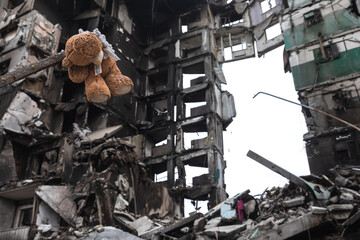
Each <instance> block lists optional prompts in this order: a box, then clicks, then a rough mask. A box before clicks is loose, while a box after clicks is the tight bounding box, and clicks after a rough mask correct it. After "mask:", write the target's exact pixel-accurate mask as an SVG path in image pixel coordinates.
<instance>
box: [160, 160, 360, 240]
mask: <svg viewBox="0 0 360 240" xmlns="http://www.w3.org/2000/svg"><path fill="white" fill-rule="evenodd" d="M276 172H278V173H279V171H277V169H276ZM330 172H331V174H330V175H328V176H325V175H321V176H317V175H309V176H303V177H300V178H298V179H301V181H303V182H304V183H305V185H304V186H305V187H304V186H299V185H297V184H295V183H294V182H293V181H290V182H289V184H287V185H285V186H284V187H273V188H272V189H266V190H265V191H264V192H263V193H262V194H261V195H258V196H256V198H254V197H253V196H251V195H250V194H249V193H250V191H249V190H247V191H245V192H242V193H239V194H237V195H235V196H234V197H232V198H229V199H227V200H225V201H224V202H222V203H221V204H219V205H218V206H216V207H214V208H213V209H211V210H210V211H209V212H208V213H206V214H205V215H203V216H202V217H199V218H197V219H196V220H194V224H193V229H192V233H190V234H188V235H186V236H187V237H184V238H182V239H238V240H242V239H244V240H245V239H359V238H358V237H359V233H358V232H359V227H360V225H359V222H358V220H359V219H360V211H359V210H358V202H359V200H360V194H359V190H360V168H358V167H354V166H337V167H335V168H333V169H330ZM283 175H286V174H283ZM306 186H307V187H306ZM160 235H161V234H160Z"/></svg>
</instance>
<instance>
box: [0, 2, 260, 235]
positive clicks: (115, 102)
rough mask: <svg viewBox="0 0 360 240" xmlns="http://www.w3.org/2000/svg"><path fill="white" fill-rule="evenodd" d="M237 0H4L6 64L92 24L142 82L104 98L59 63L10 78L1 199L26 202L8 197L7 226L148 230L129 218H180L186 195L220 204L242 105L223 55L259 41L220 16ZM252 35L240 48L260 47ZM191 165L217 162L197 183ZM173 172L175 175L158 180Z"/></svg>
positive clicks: (27, 231) (0, 29) (15, 65)
mask: <svg viewBox="0 0 360 240" xmlns="http://www.w3.org/2000/svg"><path fill="white" fill-rule="evenodd" d="M139 5H141V6H142V8H141V9H139V8H138V6H139ZM225 5H226V4H225V2H224V1H213V2H211V3H208V2H207V1H199V2H198V3H197V4H194V2H193V1H181V2H177V3H174V4H171V5H169V2H167V1H159V2H157V3H156V4H155V1H153V2H151V1H145V0H141V1H111V0H107V1H106V0H100V1H99V0H94V1H90V2H89V1H55V2H54V1H45V0H29V1H14V0H6V1H2V2H1V10H0V15H1V16H2V18H1V22H0V65H1V68H0V69H1V73H0V75H4V74H6V73H9V72H14V71H17V69H19V68H20V67H22V66H31V64H33V63H35V62H37V61H38V60H41V59H46V58H47V57H49V56H52V55H54V54H55V53H57V52H58V51H61V50H63V49H64V46H65V43H66V40H67V39H68V38H69V37H70V36H72V35H74V34H76V33H77V31H78V29H80V28H82V29H84V30H90V31H92V30H94V29H95V28H98V29H99V30H100V31H101V32H102V33H103V34H105V35H106V37H107V40H108V41H109V42H110V43H111V44H112V46H113V48H114V50H115V53H116V55H118V56H119V58H120V61H118V66H119V68H120V70H121V71H122V73H123V74H124V75H127V76H129V77H130V78H131V79H132V80H133V82H134V84H135V87H134V91H133V92H132V93H131V94H128V95H125V96H120V97H113V98H111V100H110V101H108V102H107V103H102V104H93V103H89V102H87V100H86V98H85V97H84V91H85V89H84V86H83V85H82V84H74V83H73V82H71V81H70V79H69V78H68V75H67V71H66V69H64V68H62V67H61V66H60V65H56V66H53V67H50V68H46V69H45V70H42V71H39V72H36V73H35V74H33V75H31V76H29V77H26V78H24V79H22V80H20V81H17V82H15V83H13V84H9V85H7V86H6V87H3V88H1V91H0V94H1V103H0V108H1V109H0V113H1V118H2V119H1V126H2V131H1V138H0V139H1V141H0V142H1V148H0V159H1V160H0V176H1V177H0V181H1V186H0V187H1V190H0V199H1V201H3V202H4V203H5V202H7V203H9V204H10V205H11V206H14V207H12V208H7V209H2V210H4V211H5V212H4V214H3V217H4V219H3V220H4V221H5V220H6V222H7V223H9V224H7V225H6V226H5V225H4V226H1V230H4V231H2V232H1V236H2V237H5V236H8V235H9V234H10V235H11V234H13V236H19V239H26V238H27V237H30V238H32V237H34V234H38V236H39V234H44V235H43V236H47V235H46V234H47V233H49V231H50V232H61V228H59V227H55V228H54V226H60V227H61V226H63V227H69V226H72V227H75V228H77V229H78V228H82V227H88V226H93V225H96V224H106V225H116V226H120V225H121V226H122V227H121V228H123V229H127V230H128V231H130V232H133V233H134V234H138V235H140V233H139V232H137V231H136V228H133V227H132V226H131V224H128V223H126V222H124V218H126V220H127V221H134V220H135V219H136V218H138V217H140V216H144V215H147V216H152V217H158V218H160V219H161V218H164V217H170V218H171V219H176V218H181V217H182V216H183V213H184V208H183V199H184V198H188V199H192V200H195V201H197V200H209V206H215V205H216V204H217V203H219V202H221V201H223V200H224V199H225V198H226V191H225V178H224V170H225V161H224V158H223V141H222V131H223V130H225V129H226V127H227V126H228V125H229V124H230V123H231V121H232V118H233V117H234V116H235V115H236V112H235V106H234V100H233V97H232V95H231V94H230V93H229V92H226V91H222V90H221V85H222V84H224V83H226V81H225V77H224V75H223V73H222V70H221V67H220V64H219V62H224V61H225V60H224V59H223V58H222V57H221V56H222V51H221V50H220V51H219V50H218V48H217V43H218V42H222V43H221V44H223V45H224V46H225V47H233V46H235V45H238V44H240V45H241V44H245V45H246V44H250V45H251V46H252V43H250V42H251V41H248V43H246V40H249V39H251V36H250V35H249V34H248V33H244V32H242V31H240V30H238V29H237V30H236V31H235V32H236V33H234V35H235V34H240V35H241V37H242V38H243V39H244V40H241V41H238V40H236V38H233V39H231V37H230V38H229V36H228V35H227V36H224V37H223V36H222V34H223V33H221V32H217V31H215V30H214V29H215V25H218V26H222V25H223V24H225V22H226V20H224V19H223V18H224V16H217V15H218V13H219V12H221V11H222V10H224V9H223V8H224V6H225ZM230 11H232V12H233V9H232V10H230ZM232 14H235V15H236V13H232ZM223 15H225V13H223ZM236 17H238V16H236ZM225 35H226V34H225ZM245 45H244V46H245ZM250 45H249V50H247V51H245V52H241V53H240V52H237V53H234V54H235V55H236V54H237V55H236V56H235V58H237V56H238V55H239V56H241V57H246V56H247V55H251V54H253V50H251V49H252V48H251V46H250ZM246 46H247V45H246ZM236 51H237V50H234V52H236ZM195 135H197V136H200V137H194V136H195ZM111 137H112V139H111ZM121 139H123V140H124V139H125V140H126V142H124V141H123V140H121ZM133 153H136V154H133ZM186 165H188V166H196V167H202V168H206V169H208V174H205V175H202V176H198V177H195V178H194V180H193V184H192V186H190V187H189V186H187V185H186V171H185V166H186ZM163 172H166V175H167V177H166V180H165V181H162V182H158V183H154V180H156V177H157V175H159V174H160V173H163ZM147 176H149V177H147ZM59 199H60V200H61V199H62V200H63V201H62V200H61V201H60V200H59ZM59 201H60V202H59ZM62 204H64V205H62ZM4 206H5V205H4ZM65 208H69V209H71V211H70V212H65V211H64V209H65ZM115 210H116V211H115ZM130 213H131V214H130ZM5 218H6V219H5ZM47 218H48V219H50V225H51V226H52V227H50V228H49V227H46V226H45V225H47V224H48V223H46V221H45V220H44V219H47ZM4 221H2V222H4ZM8 228H12V230H9V231H8V230H6V229H8ZM134 229H135V230H134ZM47 237H49V236H47Z"/></svg>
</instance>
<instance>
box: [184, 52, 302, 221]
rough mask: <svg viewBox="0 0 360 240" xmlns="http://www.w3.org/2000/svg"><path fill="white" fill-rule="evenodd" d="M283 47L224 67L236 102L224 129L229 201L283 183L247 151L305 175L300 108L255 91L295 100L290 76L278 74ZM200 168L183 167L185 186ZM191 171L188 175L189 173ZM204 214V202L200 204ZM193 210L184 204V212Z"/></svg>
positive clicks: (199, 172)
mask: <svg viewBox="0 0 360 240" xmlns="http://www.w3.org/2000/svg"><path fill="white" fill-rule="evenodd" d="M282 53H283V46H282V47H279V48H277V49H275V50H273V51H271V52H269V53H267V54H266V55H265V56H264V57H261V58H258V57H255V58H250V59H246V60H240V61H236V62H231V63H226V64H223V66H222V69H223V72H224V74H225V77H226V81H227V85H222V89H223V90H227V91H229V92H230V93H231V94H232V95H233V96H234V98H235V107H236V113H237V116H236V117H235V118H234V120H233V122H232V123H231V124H230V125H229V126H228V128H227V131H224V132H223V134H224V155H225V156H224V158H225V160H226V164H227V168H226V169H225V184H226V191H227V193H228V194H229V197H232V196H234V195H235V194H237V193H240V192H242V191H245V190H247V189H249V190H250V194H251V195H256V194H261V193H262V192H263V191H264V190H265V189H266V188H267V187H269V188H271V187H273V186H283V185H284V184H286V183H288V180H287V179H285V178H283V177H281V176H280V175H278V174H277V173H274V172H273V171H271V170H269V169H268V168H266V167H264V166H262V165H260V164H259V163H257V162H255V161H254V160H252V159H250V158H248V157H247V156H246V154H247V152H248V151H249V150H252V151H254V152H256V153H258V154H259V155H261V156H263V157H265V158H266V159H268V160H270V161H272V162H274V163H276V164H277V165H279V166H281V167H283V168H285V169H286V170H288V171H290V172H292V173H294V174H296V175H298V176H301V175H308V174H309V167H308V161H307V157H306V150H305V144H304V142H303V140H302V139H303V134H304V133H306V132H307V129H306V125H305V119H304V116H303V114H302V112H301V107H300V106H296V105H294V104H290V103H287V102H284V101H281V100H279V99H276V98H272V97H269V96H267V95H263V94H261V95H258V96H257V97H256V98H254V99H253V96H254V95H255V94H256V93H257V92H260V91H262V92H268V93H271V94H274V95H276V96H279V97H282V98H286V99H289V100H291V101H295V102H299V101H298V99H297V98H298V97H297V93H296V91H295V87H294V83H293V79H292V75H291V73H286V74H285V73H284V70H283V56H282ZM200 169H201V168H196V170H195V171H192V170H193V169H186V178H187V180H188V181H189V182H191V181H192V177H193V176H197V175H201V174H204V173H205V172H207V169H204V170H205V172H202V171H200ZM189 170H190V171H189ZM199 205H200V206H201V209H200V212H203V213H206V212H207V207H206V202H200V203H199ZM192 211H194V207H193V206H192V205H191V204H190V200H186V201H185V213H186V215H188V213H189V212H192Z"/></svg>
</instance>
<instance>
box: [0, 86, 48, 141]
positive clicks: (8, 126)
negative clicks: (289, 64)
mask: <svg viewBox="0 0 360 240" xmlns="http://www.w3.org/2000/svg"><path fill="white" fill-rule="evenodd" d="M40 115H41V110H40V109H39V108H38V105H37V103H36V102H35V101H33V100H32V99H31V98H30V97H29V96H28V95H27V94H25V93H23V92H19V93H17V94H16V96H15V98H14V100H13V101H12V103H11V104H10V106H9V108H8V110H7V112H6V113H5V114H4V116H3V117H2V119H1V122H0V124H1V125H3V127H4V129H5V130H8V131H12V132H15V133H19V134H31V131H30V129H29V128H28V127H27V126H26V124H27V123H29V122H30V121H32V120H34V119H36V118H39V117H40Z"/></svg>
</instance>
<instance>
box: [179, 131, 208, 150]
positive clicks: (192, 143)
mask: <svg viewBox="0 0 360 240" xmlns="http://www.w3.org/2000/svg"><path fill="white" fill-rule="evenodd" d="M207 139H208V133H207V132H190V133H189V132H185V133H184V146H185V150H189V149H194V148H203V147H204V146H205V145H206V144H207Z"/></svg>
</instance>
